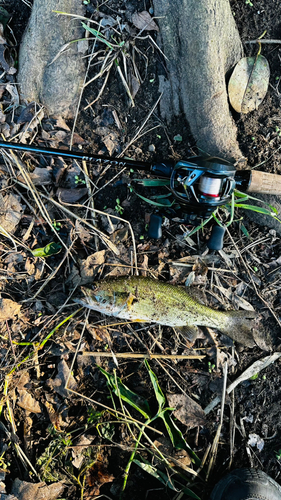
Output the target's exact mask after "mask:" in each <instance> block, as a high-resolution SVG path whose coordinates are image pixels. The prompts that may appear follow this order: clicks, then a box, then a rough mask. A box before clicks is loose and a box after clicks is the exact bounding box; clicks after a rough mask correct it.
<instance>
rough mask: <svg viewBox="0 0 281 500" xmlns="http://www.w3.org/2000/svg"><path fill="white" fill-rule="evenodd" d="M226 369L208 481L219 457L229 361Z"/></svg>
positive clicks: (207, 475)
mask: <svg viewBox="0 0 281 500" xmlns="http://www.w3.org/2000/svg"><path fill="white" fill-rule="evenodd" d="M223 371H224V379H223V390H222V401H221V414H220V423H219V426H218V428H217V432H216V435H215V438H214V441H213V445H212V448H211V456H210V462H209V466H208V471H207V474H206V481H207V480H208V477H209V475H210V472H211V470H212V468H213V466H214V464H215V461H216V457H217V451H218V444H219V438H220V435H221V428H222V424H223V415H224V405H225V395H226V382H227V361H226V362H225V365H224V367H223Z"/></svg>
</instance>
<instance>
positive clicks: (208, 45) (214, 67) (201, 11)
mask: <svg viewBox="0 0 281 500" xmlns="http://www.w3.org/2000/svg"><path fill="white" fill-rule="evenodd" d="M154 9H155V16H156V17H159V19H158V23H159V26H160V33H161V37H162V42H163V50H164V53H165V55H166V56H167V58H168V61H167V69H168V81H165V82H163V78H162V84H163V83H164V85H162V87H163V88H164V95H163V97H162V102H163V104H162V113H164V114H165V115H166V118H168V119H169V118H170V117H171V116H172V115H178V114H179V112H180V111H181V110H183V111H184V114H185V116H186V119H187V121H188V122H189V125H190V128H191V132H192V134H193V137H194V139H195V140H196V142H197V146H198V148H200V149H201V150H202V151H203V152H205V153H207V154H211V155H217V156H222V157H224V158H227V159H229V160H239V159H241V158H242V154H241V151H240V149H239V145H238V143H237V140H236V126H235V123H234V121H233V118H232V116H231V113H230V111H229V104H228V98H227V92H226V82H225V75H226V73H227V72H228V71H229V70H230V69H231V68H232V67H233V66H234V65H235V64H236V62H238V61H239V59H240V58H241V57H242V45H241V41H240V37H239V34H238V31H237V28H236V24H235V22H234V18H233V16H232V13H231V9H230V5H229V0H154Z"/></svg>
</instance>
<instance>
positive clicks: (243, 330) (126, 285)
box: [75, 276, 266, 349]
mask: <svg viewBox="0 0 281 500" xmlns="http://www.w3.org/2000/svg"><path fill="white" fill-rule="evenodd" d="M81 290H82V292H83V294H84V297H83V298H82V299H76V300H75V302H78V303H79V304H82V305H83V306H85V307H88V308H90V309H93V310H95V311H99V312H100V313H103V314H106V315H108V316H115V317H117V318H122V319H125V320H129V321H140V322H149V323H158V324H160V325H166V326H171V327H174V328H177V329H179V328H181V329H182V332H183V333H184V334H185V336H186V337H187V339H188V340H189V341H194V340H195V338H196V337H197V335H198V329H197V326H209V327H211V328H216V329H218V330H220V331H221V332H222V333H224V334H226V335H228V336H229V337H230V338H232V339H233V340H236V341H237V342H240V343H241V344H244V345H246V346H248V347H254V346H255V345H256V344H257V339H256V334H257V332H256V331H255V326H256V325H255V320H256V317H257V313H256V312H255V311H218V310H216V309H212V308H210V307H207V306H206V305H204V304H202V303H201V302H199V301H198V300H197V299H196V297H195V296H194V294H193V292H192V290H190V289H189V290H188V291H187V290H186V289H185V288H184V287H180V286H175V285H171V284H169V283H165V282H162V281H158V280H155V279H151V278H145V277H142V276H131V277H120V278H114V279H108V280H104V281H101V282H98V283H95V284H94V285H93V287H92V288H86V287H81ZM258 345H259V346H260V347H262V348H263V349H264V348H266V347H264V346H262V345H260V342H258Z"/></svg>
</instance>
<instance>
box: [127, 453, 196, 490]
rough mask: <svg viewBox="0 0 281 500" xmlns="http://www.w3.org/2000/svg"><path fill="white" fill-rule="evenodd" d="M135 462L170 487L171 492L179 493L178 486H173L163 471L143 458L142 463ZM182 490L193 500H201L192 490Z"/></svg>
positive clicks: (136, 460)
mask: <svg viewBox="0 0 281 500" xmlns="http://www.w3.org/2000/svg"><path fill="white" fill-rule="evenodd" d="M133 462H134V463H135V464H136V465H138V466H139V467H140V468H141V469H142V470H144V471H145V472H147V473H148V474H150V475H151V476H153V477H155V479H158V481H160V483H162V484H165V486H168V488H170V489H171V490H173V491H178V488H176V486H175V485H174V484H173V481H172V479H170V478H169V477H168V476H167V474H165V473H164V472H162V471H161V470H159V469H157V468H156V467H154V466H152V465H151V464H150V463H149V462H147V461H146V460H145V459H144V458H142V461H140V460H138V459H136V458H135V459H134V460H133ZM180 489H181V491H182V492H183V493H184V494H185V495H187V496H189V497H191V498H195V499H196V500H201V498H200V497H198V496H197V495H196V493H194V492H193V491H192V490H190V489H189V488H186V487H184V488H182V486H180Z"/></svg>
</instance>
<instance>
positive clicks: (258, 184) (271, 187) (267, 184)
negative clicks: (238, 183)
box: [247, 170, 281, 195]
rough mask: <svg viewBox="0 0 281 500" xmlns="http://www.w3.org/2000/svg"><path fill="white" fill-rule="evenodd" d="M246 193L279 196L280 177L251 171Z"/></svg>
mask: <svg viewBox="0 0 281 500" xmlns="http://www.w3.org/2000/svg"><path fill="white" fill-rule="evenodd" d="M251 174H252V177H251V183H250V185H249V187H248V189H247V193H263V194H273V195H281V175H278V174H269V173H267V172H259V171H256V170H252V172H251Z"/></svg>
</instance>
